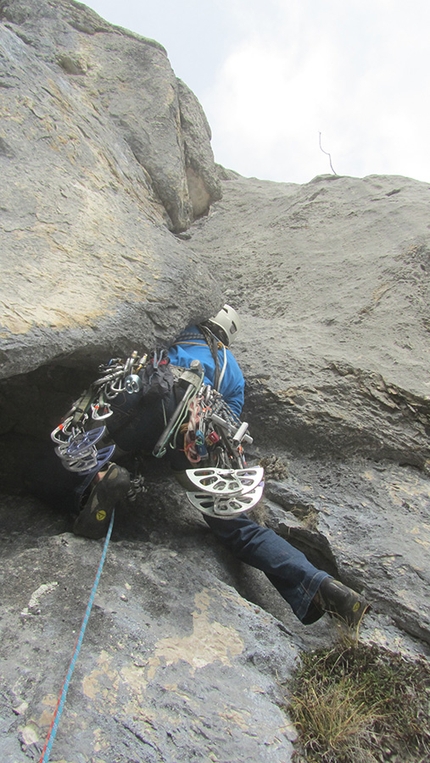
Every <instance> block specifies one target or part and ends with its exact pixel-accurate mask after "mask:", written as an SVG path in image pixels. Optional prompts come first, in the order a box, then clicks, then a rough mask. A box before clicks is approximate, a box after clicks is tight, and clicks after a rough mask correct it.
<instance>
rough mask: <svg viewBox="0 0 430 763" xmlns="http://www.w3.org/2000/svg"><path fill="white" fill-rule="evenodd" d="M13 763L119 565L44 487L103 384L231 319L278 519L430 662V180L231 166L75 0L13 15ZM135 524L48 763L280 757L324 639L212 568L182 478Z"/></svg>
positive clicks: (252, 574) (0, 31) (115, 546)
mask: <svg viewBox="0 0 430 763" xmlns="http://www.w3.org/2000/svg"><path fill="white" fill-rule="evenodd" d="M0 21H1V23H0V68H1V72H0V98H1V112H0V172H1V186H0V193H1V201H0V246H1V249H0V251H1V281H0V302H1V306H2V312H1V317H2V323H1V328H0V367H1V378H0V483H1V494H0V517H1V522H0V525H1V530H0V543H1V553H2V573H1V575H2V582H1V585H2V593H3V610H2V613H1V623H0V627H1V639H0V656H1V660H2V678H1V680H2V684H1V691H0V709H1V717H2V731H1V738H0V749H1V753H2V761H3V760H4V761H5V763H17V761H25V760H28V759H30V758H33V759H34V758H36V757H39V755H40V750H41V747H42V745H43V741H44V736H45V734H46V733H47V730H48V727H49V723H50V720H51V717H52V711H53V708H54V707H55V702H56V699H57V695H58V692H59V691H60V689H61V685H62V681H63V679H64V676H65V673H66V670H67V667H68V662H69V659H70V658H71V652H72V649H73V646H74V643H75V639H76V635H77V632H78V631H79V628H80V625H81V622H82V617H83V615H84V611H85V607H86V605H87V601H88V597H89V595H90V590H91V585H92V582H93V579H94V576H95V574H96V570H97V565H98V562H99V558H100V554H101V550H102V544H101V543H99V542H95V541H90V540H86V539H83V538H76V537H75V536H74V535H73V534H72V518H71V516H69V515H68V513H67V512H66V510H65V507H64V506H63V504H62V503H61V501H58V502H57V503H56V504H55V506H52V505H47V503H46V502H45V501H42V500H38V499H36V498H35V497H33V496H31V495H29V490H28V485H27V476H28V475H27V472H28V470H29V469H30V467H31V465H32V464H34V459H35V456H36V455H39V453H40V452H42V451H43V450H44V449H45V448H46V447H48V446H49V447H50V448H51V447H52V443H51V442H50V439H49V434H50V431H51V430H52V429H53V428H54V427H55V426H57V424H58V423H59V421H60V419H61V417H62V416H63V415H64V414H65V412H66V411H67V410H68V409H69V408H70V405H71V404H72V403H73V401H74V400H76V398H77V396H78V395H79V394H80V393H81V392H82V390H83V389H85V388H87V387H88V385H89V384H90V383H91V382H92V381H93V380H94V378H95V376H94V374H95V373H96V369H97V365H98V363H99V362H105V361H107V360H108V359H109V358H110V357H113V356H117V355H118V356H121V357H126V356H127V355H128V354H130V352H131V351H132V350H134V349H137V350H140V349H142V350H147V349H151V348H152V347H153V345H154V344H155V343H156V342H157V343H161V344H164V345H166V344H168V342H169V341H170V340H172V339H173V338H174V336H175V334H176V333H177V331H178V330H179V329H181V328H182V327H183V326H184V325H186V324H187V323H190V322H192V321H198V320H200V319H203V318H205V317H208V316H209V315H212V314H214V312H215V311H217V310H218V308H219V307H220V305H221V304H222V303H223V302H224V301H227V302H229V303H230V304H232V305H234V306H235V307H236V309H238V310H239V312H240V314H241V317H242V326H243V328H242V331H241V333H240V335H239V336H238V338H237V341H236V342H235V344H234V346H233V350H234V353H235V355H236V357H237V359H238V361H239V363H240V365H241V367H242V368H243V370H244V373H245V376H246V381H247V386H246V403H245V409H244V416H243V418H244V419H246V420H247V421H248V422H249V424H250V432H251V434H252V436H253V438H254V443H253V444H252V445H251V446H250V447H249V453H248V460H249V463H251V464H256V463H259V462H260V461H262V462H263V463H264V464H265V465H266V475H267V476H266V488H265V494H264V498H263V501H262V502H261V504H260V506H259V507H257V509H256V511H255V514H254V516H255V518H256V519H257V521H259V522H262V523H264V524H266V525H267V526H270V527H272V528H273V529H274V530H275V531H276V532H278V533H279V534H281V535H283V536H284V537H286V538H287V539H289V540H290V541H291V542H292V543H293V544H294V545H296V546H297V547H299V548H300V549H302V550H303V551H304V552H305V553H306V554H307V556H308V557H309V558H310V559H311V561H313V562H314V564H316V566H318V567H320V568H323V569H325V570H326V571H327V572H329V574H332V575H334V576H335V577H337V578H339V579H340V580H342V581H343V582H345V583H346V584H347V585H350V586H351V587H353V588H356V589H357V590H360V591H362V592H363V593H364V594H365V595H366V597H367V598H368V599H369V601H370V602H371V604H372V611H371V613H370V615H368V616H367V617H366V620H365V623H364V625H363V627H362V630H361V632H360V638H361V639H363V640H365V641H367V642H372V643H374V642H376V643H378V644H379V645H381V646H386V647H388V648H390V649H394V650H400V651H402V652H404V653H406V654H411V655H417V654H423V655H426V656H428V655H429V654H430V652H429V649H430V622H429V593H428V592H429V582H430V581H429V572H428V570H429V569H430V558H429V555H430V552H429V549H430V520H429V515H430V479H429V473H430V469H429V464H430V445H429V433H430V421H429V414H430V380H429V375H428V369H429V361H430V358H429V355H430V352H429V350H430V348H429V330H430V312H429V302H430V300H429V298H430V292H429V290H430V237H429V229H428V208H429V198H430V196H429V195H430V185H429V184H427V183H423V182H418V181H414V180H412V179H409V178H403V177H379V176H371V177H367V178H348V177H338V176H334V175H327V176H322V177H317V178H315V179H314V180H312V181H311V182H310V183H307V184H304V185H296V184H292V183H272V182H268V181H262V180H257V179H255V178H242V177H240V176H239V175H237V173H235V172H233V171H231V170H227V169H224V168H222V167H215V165H214V162H213V156H212V151H211V147H210V137H211V135H210V128H209V125H208V123H207V120H206V117H205V115H204V113H203V111H202V109H201V106H200V104H199V103H198V101H197V99H196V98H195V96H194V94H193V93H192V92H191V91H190V90H189V89H188V87H187V86H186V85H185V84H184V83H182V82H180V81H178V80H177V79H176V77H175V75H174V73H173V72H172V70H171V67H170V64H169V61H168V57H167V54H166V52H165V51H164V49H163V48H162V46H161V45H159V44H158V43H156V42H154V41H152V40H147V39H144V38H141V37H138V36H137V35H134V34H133V33H131V32H128V31H127V30H123V29H119V28H117V27H113V26H112V25H110V24H107V23H106V22H105V21H104V20H103V19H101V18H100V17H99V16H97V15H96V14H94V13H93V12H92V11H90V10H89V9H88V8H86V7H85V6H83V5H82V4H80V3H76V2H72V1H71V0H55V2H54V0H52V1H51V0H40V2H39V1H38V2H36V0H0ZM143 461H144V463H143V467H142V468H143V472H144V476H145V485H146V488H147V490H146V492H145V493H144V494H143V495H142V496H140V497H139V498H138V499H137V501H136V502H135V503H130V504H124V505H122V506H121V507H119V508H118V511H117V516H116V518H115V524H114V529H113V536H112V541H111V544H110V546H109V550H108V556H107V561H106V563H105V568H104V571H103V575H102V578H101V583H100V586H99V589H98V591H97V594H96V598H95V603H94V607H93V611H92V614H91V618H90V620H89V625H88V629H87V633H86V636H85V640H84V645H83V650H82V653H81V657H80V659H79V662H78V666H77V668H76V672H75V675H74V678H73V682H72V685H71V688H70V692H69V696H68V701H67V706H66V712H65V715H64V717H63V721H62V724H61V725H60V731H59V735H58V739H57V741H56V742H55V745H56V746H55V748H54V755H53V759H54V758H55V759H58V760H59V759H61V760H73V761H76V763H78V761H79V763H81V761H82V763H84V762H85V761H94V762H95V761H97V763H131V761H133V762H134V761H135V760H136V761H137V760H139V761H151V762H152V761H158V762H159V761H166V762H167V761H169V762H170V761H171V762H172V763H173V762H174V763H177V762H178V761H184V763H188V761H189V760H191V759H192V760H202V761H205V763H206V761H209V760H213V761H220V760H223V761H235V763H245V761H249V760H253V761H254V760H255V761H257V760H258V761H262V762H264V761H270V763H273V761H280V763H288V761H290V760H291V759H292V754H293V741H294V739H295V736H296V731H295V730H294V728H292V727H291V724H290V720H289V716H288V696H287V695H286V689H285V681H286V680H287V679H288V678H289V676H291V672H292V670H293V668H294V665H295V664H296V660H297V657H298V654H299V652H300V650H302V649H306V650H308V649H313V648H316V647H318V646H321V645H330V644H331V643H333V640H334V639H336V638H337V637H338V628H337V627H336V624H335V623H334V622H333V621H331V620H330V619H329V618H328V617H327V616H324V617H323V618H322V619H321V620H320V621H318V622H317V623H315V624H313V625H312V626H308V627H305V626H303V625H302V624H301V623H299V622H298V621H297V620H296V619H295V618H294V615H293V614H292V612H291V611H289V609H288V607H287V606H286V604H285V602H284V600H283V599H281V597H280V595H279V594H278V593H277V591H276V590H275V589H274V588H273V586H272V585H271V584H270V583H269V582H268V580H267V579H266V578H265V576H264V574H263V573H262V572H260V571H258V570H253V569H250V568H248V567H246V566H245V565H242V564H241V563H240V562H239V561H237V560H235V559H233V558H232V557H231V556H230V555H229V554H228V553H227V551H224V550H223V549H221V548H220V546H219V545H218V543H217V541H216V539H215V538H214V537H213V536H212V535H211V534H210V532H209V530H208V528H207V526H206V524H205V523H204V522H203V520H202V518H201V516H200V514H199V513H198V512H197V510H196V509H194V508H192V507H191V505H190V504H189V503H188V502H187V499H186V497H185V494H184V493H183V492H182V491H181V490H180V488H179V487H178V485H177V484H176V482H175V481H174V480H173V478H172V476H171V474H170V472H169V471H168V469H167V467H166V466H165V465H164V464H163V462H162V461H161V462H160V461H156V459H153V458H152V459H151V458H150V457H149V456H148V457H145V458H144V459H143Z"/></svg>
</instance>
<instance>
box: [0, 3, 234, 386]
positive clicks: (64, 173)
mask: <svg viewBox="0 0 430 763" xmlns="http://www.w3.org/2000/svg"><path fill="white" fill-rule="evenodd" d="M0 19H1V21H2V22H3V23H2V24H1V27H0V67H1V70H0V78H1V80H0V82H1V93H2V109H1V114H0V130H1V132H0V163H1V177H2V202H1V211H0V215H1V223H2V225H1V250H2V281H1V292H0V294H1V302H2V305H3V315H2V322H1V335H2V339H3V342H2V347H3V348H4V349H3V353H6V355H5V354H3V355H2V356H1V360H2V371H1V375H2V376H9V375H11V374H14V373H18V372H22V371H26V370H28V369H29V368H31V367H36V366H37V365H39V364H40V362H41V361H42V362H43V361H44V360H50V359H52V358H53V357H56V356H58V355H60V354H63V355H64V354H67V353H73V352H74V351H75V350H79V349H80V348H82V347H84V346H92V347H93V348H95V349H98V350H99V354H100V356H101V355H106V352H107V351H108V340H107V337H111V338H112V342H113V343H115V342H116V343H117V345H119V349H122V350H124V349H125V345H127V349H128V345H129V343H130V342H131V341H137V342H139V343H140V344H142V343H143V342H145V341H147V342H148V341H149V342H154V339H155V338H165V337H166V336H167V335H169V334H170V335H171V334H172V332H173V331H174V330H175V329H176V327H177V326H178V325H181V324H182V323H183V322H184V320H185V322H186V321H187V319H188V318H189V316H191V315H193V316H194V317H200V318H201V317H202V316H204V315H206V317H207V316H208V314H210V312H212V311H213V310H214V309H218V308H219V306H220V303H221V292H220V290H219V289H218V288H217V286H216V283H215V281H214V280H213V278H212V277H211V275H210V271H209V270H208V269H207V268H206V267H202V266H201V263H200V261H199V259H197V258H196V257H194V256H193V255H192V254H191V255H190V253H189V252H184V250H183V244H182V242H181V240H180V239H178V238H177V237H175V236H174V235H173V234H172V231H174V232H178V231H181V230H185V229H186V228H187V227H188V226H189V225H190V224H191V222H192V220H193V219H194V218H195V217H197V216H199V215H201V214H204V213H206V212H207V210H208V207H209V204H210V203H211V202H212V201H213V200H214V199H216V198H219V196H220V184H219V180H218V178H217V175H216V171H215V166H214V161H213V155H212V151H211V148H210V130H209V127H208V125H207V122H206V119H205V117H204V115H203V112H202V109H201V107H200V104H199V103H198V101H197V99H196V98H195V96H194V95H193V94H192V93H191V92H190V91H189V90H188V88H187V87H186V86H185V85H184V84H183V83H180V82H178V80H177V79H176V77H175V75H174V73H173V71H172V69H171V67H170V64H169V61H168V58H167V55H166V52H165V51H164V49H163V48H162V47H161V46H160V45H158V44H157V43H155V42H153V41H151V40H146V39H143V38H141V37H138V36H137V35H133V34H131V33H129V32H126V31H124V30H120V29H116V28H114V27H112V26H110V25H108V24H106V23H105V22H104V21H103V20H102V19H100V18H99V17H98V16H96V15H95V14H94V13H92V12H90V11H89V10H88V9H86V8H85V6H82V5H80V4H78V3H72V2H67V0H60V2H57V0H55V2H54V1H53V2H48V1H47V0H41V1H40V2H39V0H38V2H33V3H32V2H20V0H11V1H10V2H9V1H8V0H5V1H4V2H2V3H0ZM181 104H183V107H182V106H181ZM190 294H192V295H193V299H192V301H190V299H189V295H190ZM124 340H125V341H124ZM111 346H112V345H111ZM109 352H110V350H109Z"/></svg>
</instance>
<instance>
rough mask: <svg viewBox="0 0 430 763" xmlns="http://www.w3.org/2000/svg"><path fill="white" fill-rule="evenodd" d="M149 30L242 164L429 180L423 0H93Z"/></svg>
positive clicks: (267, 169)
mask: <svg viewBox="0 0 430 763" xmlns="http://www.w3.org/2000/svg"><path fill="white" fill-rule="evenodd" d="M88 4H89V5H90V6H91V7H93V8H94V9H95V10H96V11H97V12H98V13H100V15H102V16H104V17H105V18H107V20H109V21H112V22H113V23H116V24H120V25H122V26H125V27H128V28H130V29H132V30H133V31H135V32H138V33H139V34H141V35H143V36H147V37H154V38H155V39H156V40H158V42H160V43H161V44H162V45H164V46H165V47H166V49H167V53H168V55H169V58H170V61H171V63H172V66H173V68H174V70H175V72H176V74H177V75H178V76H179V77H181V79H184V81H185V82H186V83H187V84H188V85H189V86H190V87H191V88H192V89H193V90H194V92H195V94H196V95H197V97H198V98H199V99H200V101H201V103H202V105H203V107H204V109H205V111H206V114H207V116H208V119H209V123H210V125H211V128H212V133H213V141H212V144H213V148H214V152H215V158H216V160H217V161H219V162H220V163H221V164H223V165H225V166H227V167H231V168H232V169H235V170H237V171H238V172H240V173H242V174H243V175H255V176H257V177H261V178H268V179H273V180H283V181H293V182H300V183H301V182H306V181H307V180H310V179H311V178H312V177H313V176H315V175H317V174H320V173H325V172H329V171H330V166H329V161H328V157H327V156H325V155H324V154H323V153H322V152H321V151H320V149H319V145H318V140H319V133H320V132H321V134H322V145H323V147H324V148H325V150H327V151H329V152H330V153H331V155H332V161H333V166H334V168H335V170H336V172H338V173H339V174H350V175H357V176H363V175H366V174H372V173H377V174H384V173H388V174H404V175H409V176H411V177H415V178H418V179H421V180H428V181H430V156H429V152H428V150H427V143H428V135H429V132H430V109H429V107H428V105H427V98H428V96H427V93H428V92H429V90H430V67H429V65H428V29H429V28H430V3H428V0H408V2H406V0H184V1H183V2H182V3H180V4H179V3H178V2H177V0H158V2H157V3H155V2H154V3H151V2H150V0H148V2H145V3H142V2H141V0H122V2H121V3H118V2H116V0H90V1H89V3H88Z"/></svg>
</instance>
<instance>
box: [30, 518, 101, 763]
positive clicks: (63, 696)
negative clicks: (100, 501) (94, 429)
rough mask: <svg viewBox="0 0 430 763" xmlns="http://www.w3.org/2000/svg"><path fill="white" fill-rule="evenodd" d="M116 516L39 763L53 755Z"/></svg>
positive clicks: (45, 761)
mask: <svg viewBox="0 0 430 763" xmlns="http://www.w3.org/2000/svg"><path fill="white" fill-rule="evenodd" d="M114 516H115V509H114V510H113V512H112V516H111V520H110V524H109V529H108V531H107V535H106V538H105V542H104V546H103V552H102V556H101V559H100V563H99V566H98V570H97V574H96V577H95V580H94V583H93V587H92V589H91V594H90V598H89V601H88V604H87V608H86V610H85V615H84V618H83V620H82V625H81V629H80V631H79V635H78V638H77V641H76V644H75V649H74V652H73V655H72V659H71V661H70V665H69V669H68V671H67V674H66V677H65V679H64V682H63V687H62V690H61V693H60V695H59V697H58V701H57V705H56V708H55V710H54V714H53V716H52V720H51V725H50V727H49V731H48V734H47V737H46V740H45V745H44V747H43V749H42V754H41V757H40V758H39V763H47V762H48V761H49V756H50V753H51V749H52V745H53V744H54V739H55V736H56V733H57V729H58V726H59V723H60V718H61V715H62V713H63V710H64V705H65V702H66V698H67V692H68V690H69V686H70V681H71V678H72V675H73V671H74V669H75V665H76V662H77V659H78V657H79V652H80V651H81V647H82V642H83V640H84V635H85V630H86V627H87V625H88V620H89V618H90V614H91V609H92V606H93V604H94V599H95V595H96V593H97V588H98V585H99V582H100V577H101V574H102V570H103V566H104V563H105V560H106V555H107V550H108V546H109V541H110V537H111V535H112V529H113V522H114Z"/></svg>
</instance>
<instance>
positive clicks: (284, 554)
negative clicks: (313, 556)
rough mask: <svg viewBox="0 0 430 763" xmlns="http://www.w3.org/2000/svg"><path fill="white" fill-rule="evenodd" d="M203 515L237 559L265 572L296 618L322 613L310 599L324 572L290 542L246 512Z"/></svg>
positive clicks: (310, 619)
mask: <svg viewBox="0 0 430 763" xmlns="http://www.w3.org/2000/svg"><path fill="white" fill-rule="evenodd" d="M204 519H205V520H206V522H207V524H208V525H209V527H210V528H211V530H212V531H213V532H214V533H215V535H216V536H217V537H218V538H219V539H220V541H221V542H222V543H223V544H224V545H225V546H226V547H227V548H229V549H230V551H232V552H233V554H234V555H235V556H236V557H237V558H238V559H240V560H241V561H242V562H246V563H247V564H250V565H251V566H252V567H256V568H257V569H258V570H262V571H263V572H264V573H265V574H266V576H267V578H268V579H269V580H270V582H271V583H272V584H273V585H274V586H275V588H276V589H277V590H278V591H279V593H280V594H281V596H282V597H283V598H284V599H285V601H286V602H288V604H289V605H290V607H291V608H292V610H293V612H294V614H295V615H296V616H297V617H298V618H299V620H301V621H302V622H303V623H304V624H305V625H308V624H310V623H313V622H315V620H318V619H319V618H320V617H321V615H322V613H321V611H320V610H318V609H317V608H316V607H315V605H314V604H313V602H312V599H313V598H314V596H315V594H316V592H317V591H318V588H319V587H320V585H321V583H322V581H323V580H324V578H326V577H328V573H327V572H324V571H323V570H318V569H317V568H316V567H314V566H313V564H311V563H310V562H309V561H308V560H307V559H306V557H305V555H304V554H303V553H302V552H301V551H299V550H298V549H297V548H294V546H292V545H291V543H288V541H286V540H285V539H284V538H281V536H280V535H277V533H275V532H274V531H273V530H270V529H269V528H267V527H261V526H260V525H258V524H257V523H256V522H253V521H252V520H251V519H249V517H247V516H245V514H242V515H240V516H238V517H236V518H234V519H217V518H215V517H209V516H206V515H204Z"/></svg>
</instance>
